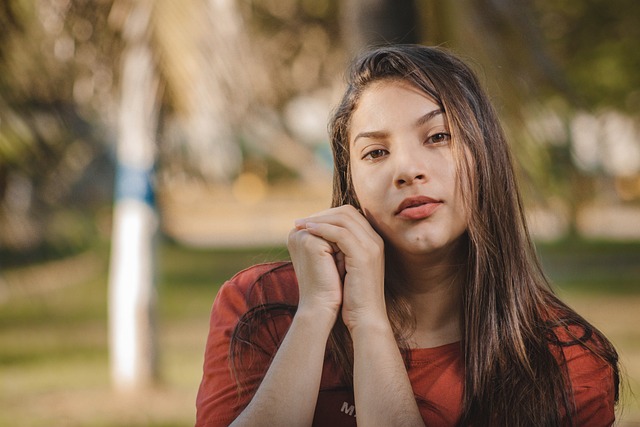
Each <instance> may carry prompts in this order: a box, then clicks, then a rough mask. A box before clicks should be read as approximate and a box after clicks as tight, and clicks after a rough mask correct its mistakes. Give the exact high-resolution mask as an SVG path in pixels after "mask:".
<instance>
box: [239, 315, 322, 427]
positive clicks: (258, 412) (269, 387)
mask: <svg viewBox="0 0 640 427" xmlns="http://www.w3.org/2000/svg"><path fill="white" fill-rule="evenodd" d="M327 314H329V313H327V312H324V313H323V312H322V311H316V312H314V311H313V310H300V309H299V310H298V311H297V312H296V315H295V316H294V318H293V322H292V323H291V327H290V328H289V331H288V332H287V335H286V336H285V338H284V340H283V341H282V344H281V345H280V348H279V349H278V352H277V353H276V355H275V357H274V359H273V362H272V363H271V365H270V367H269V369H268V371H267V374H266V375H265V377H264V379H263V381H262V383H261V384H260V387H259V388H258V390H257V391H256V394H255V395H254V396H253V398H252V399H251V402H250V403H249V405H248V406H247V407H246V408H245V409H244V411H242V413H241V414H240V415H239V416H238V418H236V420H235V421H234V422H233V423H232V424H231V425H232V426H264V425H273V426H278V425H281V426H284V425H286V426H310V425H311V423H312V421H313V414H314V410H315V405H316V401H317V398H318V390H319V388H320V377H321V374H322V364H323V360H324V351H325V346H326V342H327V337H328V336H329V332H330V330H331V327H332V325H333V322H334V320H335V318H331V316H328V315H327Z"/></svg>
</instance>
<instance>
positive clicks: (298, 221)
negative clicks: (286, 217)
mask: <svg viewBox="0 0 640 427" xmlns="http://www.w3.org/2000/svg"><path fill="white" fill-rule="evenodd" d="M293 223H294V225H295V226H296V228H304V219H296V220H295V221H293Z"/></svg>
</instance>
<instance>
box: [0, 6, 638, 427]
mask: <svg viewBox="0 0 640 427" xmlns="http://www.w3.org/2000/svg"><path fill="white" fill-rule="evenodd" d="M639 23H640V2H637V1H635V0H606V1H605V0H449V1H442V0H440V1H438V0H422V1H419V0H415V1H411V0H342V1H339V0H237V1H234V0H181V1H175V0H155V1H153V0H93V1H91V0H35V1H28V0H2V1H1V2H0V426H4V425H6V426H41V425H42V426H44V425H47V426H50V425H54V426H183V425H192V424H193V422H194V420H195V395H196V392H197V387H198V384H199V381H200V376H201V372H202V360H203V350H204V344H205V340H206V335H207V330H208V317H209V312H210V308H211V304H212V302H213V299H214V297H215V295H216V292H217V289H218V287H219V286H220V285H221V284H222V283H223V282H224V280H226V279H228V278H230V277H231V276H232V275H233V274H234V273H235V272H237V271H238V270H240V269H243V268H245V267H247V266H249V265H251V264H254V263H258V262H264V261H269V260H279V259H286V258H287V252H286V249H285V241H286V236H287V233H288V231H289V229H290V227H291V226H292V224H293V220H294V219H295V218H299V217H303V216H306V215H308V214H310V213H313V212H315V211H317V210H320V209H324V208H325V207H327V206H328V205H329V201H330V191H331V154H330V152H329V147H328V141H327V135H326V124H327V119H328V116H329V114H330V112H331V109H332V108H333V106H334V105H335V104H336V102H337V101H338V98H339V96H340V94H341V92H342V90H343V87H344V86H343V75H344V69H345V66H346V64H347V62H348V60H349V58H351V57H352V56H353V55H354V54H355V53H357V52H358V51H360V50H361V49H362V48H363V47H365V46H368V45H372V44H381V43H396V42H408V43H423V44H428V45H440V46H445V47H448V48H450V49H453V50H454V51H455V52H457V53H458V54H459V55H461V56H462V57H463V58H465V59H467V61H468V62H470V63H471V65H472V67H473V68H474V69H475V70H476V71H477V72H478V74H479V76H480V78H481V80H482V82H483V83H484V85H485V86H486V88H487V90H488V91H489V93H490V94H491V97H492V99H493V100H494V103H495V105H496V107H497V109H498V111H499V114H500V115H501V116H502V119H503V121H504V125H505V128H506V131H507V133H508V135H509V138H510V141H511V142H512V148H513V151H514V154H515V157H516V159H517V165H518V173H519V175H520V181H521V185H522V189H523V192H524V197H525V202H526V207H527V215H528V216H529V219H530V225H531V229H532V232H533V235H534V237H535V239H536V244H537V247H538V250H539V252H540V255H541V257H542V260H543V264H544V265H545V268H546V271H547V272H548V274H549V276H550V278H551V279H552V281H553V282H554V284H555V286H556V290H557V291H558V293H559V294H560V295H561V296H562V297H563V298H564V299H566V300H567V301H568V302H569V303H570V305H572V306H574V307H575V308H576V309H577V310H578V311H579V312H580V313H581V314H583V315H584V316H585V317H586V318H587V319H589V320H590V321H592V322H593V323H594V324H595V325H596V326H597V327H599V328H600V329H602V330H603V331H604V332H605V333H606V334H607V335H608V336H609V337H610V338H611V339H612V340H613V342H614V344H615V345H616V346H617V348H618V350H619V352H620V354H621V360H622V363H623V366H624V368H625V371H626V382H625V387H624V389H623V398H622V402H623V404H622V405H621V411H620V414H619V415H620V419H621V421H620V423H619V425H621V426H634V425H635V426H640V404H639V403H638V396H640V330H639V329H638V325H639V324H640V121H639V119H640V72H638V70H639V69H640V49H638V45H639V44H640V25H639ZM634 393H635V394H634Z"/></svg>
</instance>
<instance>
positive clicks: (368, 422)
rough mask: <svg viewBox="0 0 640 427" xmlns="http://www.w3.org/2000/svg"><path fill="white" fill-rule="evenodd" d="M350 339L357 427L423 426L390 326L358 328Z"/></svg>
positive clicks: (378, 325)
mask: <svg viewBox="0 0 640 427" xmlns="http://www.w3.org/2000/svg"><path fill="white" fill-rule="evenodd" d="M351 337H352V339H353V346H354V374H353V381H354V392H355V403H356V414H357V417H358V426H365V427H369V426H424V423H423V420H422V417H421V415H420V412H419V411H418V406H417V404H416V400H415V397H414V394H413V389H412V388H411V383H410V382H409V377H408V375H407V371H406V368H405V366H404V361H403V359H402V356H401V354H400V350H399V349H398V346H397V344H396V340H395V338H394V336H393V331H392V329H391V326H390V325H389V324H388V323H386V322H381V323H380V324H375V325H374V324H372V325H366V326H365V325H362V326H360V327H359V328H358V329H356V330H351Z"/></svg>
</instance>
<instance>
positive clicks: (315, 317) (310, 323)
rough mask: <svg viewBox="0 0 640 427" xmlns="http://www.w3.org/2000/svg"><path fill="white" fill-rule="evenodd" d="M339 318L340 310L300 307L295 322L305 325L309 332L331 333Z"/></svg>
mask: <svg viewBox="0 0 640 427" xmlns="http://www.w3.org/2000/svg"><path fill="white" fill-rule="evenodd" d="M337 318H338V310H335V309H332V308H329V307H321V306H310V305H299V306H298V309H297V310H296V314H295V316H294V318H293V320H294V321H295V322H297V323H301V324H304V327H305V328H309V330H320V331H324V332H326V334H327V336H329V332H330V331H331V328H333V325H334V324H335V323H336V319H337Z"/></svg>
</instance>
